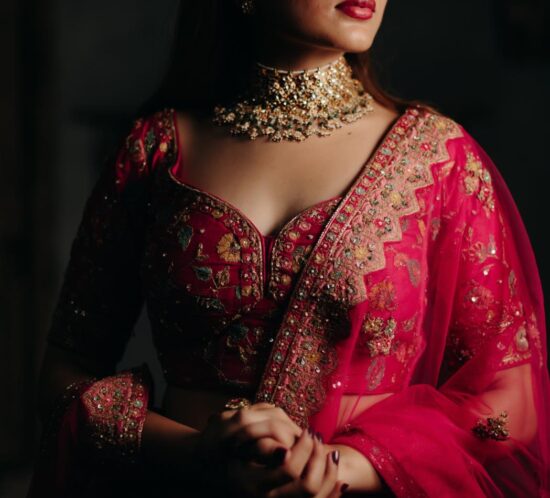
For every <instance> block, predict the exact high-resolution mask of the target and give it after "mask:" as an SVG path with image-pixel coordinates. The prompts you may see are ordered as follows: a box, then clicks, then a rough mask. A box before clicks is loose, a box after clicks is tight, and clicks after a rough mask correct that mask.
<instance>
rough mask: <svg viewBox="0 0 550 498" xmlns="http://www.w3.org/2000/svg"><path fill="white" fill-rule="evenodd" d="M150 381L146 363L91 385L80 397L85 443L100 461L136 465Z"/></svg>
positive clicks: (150, 387)
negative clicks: (91, 448)
mask: <svg viewBox="0 0 550 498" xmlns="http://www.w3.org/2000/svg"><path fill="white" fill-rule="evenodd" d="M151 390H152V380H151V374H150V371H149V369H148V368H147V366H146V365H145V364H143V365H142V366H141V367H137V368H134V369H130V370H125V371H122V372H119V373H117V374H115V375H112V376H109V377H105V378H103V379H100V380H98V381H97V382H94V383H93V384H92V385H91V386H90V387H89V388H88V389H87V390H86V391H85V392H84V393H83V394H82V396H81V407H80V408H81V415H82V417H83V420H84V427H85V440H86V443H87V444H89V445H91V446H92V447H94V448H95V449H96V450H98V451H97V452H95V454H94V456H95V457H97V459H98V460H100V461H101V462H109V461H117V462H119V463H122V464H128V465H132V464H135V463H137V462H138V460H139V454H140V448H141V434H142V432H143V425H144V423H145V417H146V414H147V409H148V407H149V399H150V398H152V396H150V394H151V393H150V391H151Z"/></svg>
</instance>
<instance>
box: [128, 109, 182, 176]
mask: <svg viewBox="0 0 550 498" xmlns="http://www.w3.org/2000/svg"><path fill="white" fill-rule="evenodd" d="M174 112H175V111H174V109H172V108H162V109H158V110H155V111H153V112H149V113H144V114H141V115H138V116H135V117H134V118H133V119H132V121H131V124H130V126H129V129H127V130H126V135H125V138H124V140H123V143H122V144H121V147H120V150H119V162H120V163H121V167H123V164H126V165H127V167H129V168H132V169H136V168H137V170H138V171H140V172H149V171H150V170H151V169H153V168H154V167H155V165H156V164H157V163H158V160H159V159H162V158H166V157H167V156H170V155H172V154H174V153H175V143H176V129H175V125H174Z"/></svg>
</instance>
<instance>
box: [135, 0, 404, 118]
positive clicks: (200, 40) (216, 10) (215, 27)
mask: <svg viewBox="0 0 550 498" xmlns="http://www.w3.org/2000/svg"><path fill="white" fill-rule="evenodd" d="M250 22H251V20H250V18H249V17H247V16H244V15H242V13H241V12H240V11H239V9H238V4H237V2H236V0H182V1H181V2H180V6H179V14H178V20H177V24H176V31H175V36H174V43H173V46H172V53H171V58H170V64H169V67H168V70H167V73H166V76H165V78H164V80H163V82H162V84H161V85H160V87H159V89H158V91H157V92H156V93H155V94H154V95H153V96H152V98H151V99H149V100H148V101H147V102H146V103H145V104H144V105H143V106H142V108H141V109H140V111H139V113H140V114H146V113H150V112H154V111H156V110H159V109H162V108H165V107H173V108H175V109H186V110H194V111H198V112H200V111H204V110H207V109H210V108H211V106H212V105H214V104H215V103H220V102H223V101H224V100H226V99H231V97H232V96H234V95H235V94H236V93H237V92H238V91H239V88H240V85H241V84H242V81H241V80H240V79H239V77H240V76H241V77H242V75H243V74H246V72H247V71H248V69H249V68H250V67H251V64H252V63H253V62H254V60H253V50H251V44H252V42H253V40H252V39H251V35H250V33H252V32H253V30H252V29H251V26H250V25H249V23H250ZM252 22H253V21H252ZM345 57H346V59H347V60H348V62H349V64H350V65H351V67H352V68H353V71H354V75H355V77H356V78H357V79H359V80H360V81H361V82H362V84H363V86H364V87H365V89H366V90H367V91H368V92H369V93H370V94H371V95H372V96H373V97H374V98H375V99H376V100H377V101H378V102H379V103H381V104H382V105H384V106H386V107H389V108H392V109H395V110H402V109H403V108H404V107H406V105H407V102H405V101H404V100H401V99H398V98H396V97H394V96H391V95H389V94H388V93H387V92H386V91H384V90H383V89H382V87H381V86H380V84H379V83H378V81H377V79H376V77H375V75H374V71H373V64H372V60H371V54H370V51H366V52H362V53H347V54H345Z"/></svg>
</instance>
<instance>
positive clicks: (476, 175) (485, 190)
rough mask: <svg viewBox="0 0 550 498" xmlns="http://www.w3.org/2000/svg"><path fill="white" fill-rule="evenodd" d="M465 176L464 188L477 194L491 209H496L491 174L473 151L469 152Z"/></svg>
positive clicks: (487, 207)
mask: <svg viewBox="0 0 550 498" xmlns="http://www.w3.org/2000/svg"><path fill="white" fill-rule="evenodd" d="M465 170H466V173H467V175H466V176H465V177H464V189H465V191H466V193H467V194H468V195H474V194H475V195H477V198H478V199H479V200H480V202H481V203H482V204H483V205H484V206H485V208H486V209H488V210H489V211H494V210H495V200H494V195H493V184H492V180H491V175H490V173H489V171H487V169H486V168H484V167H483V164H482V162H481V161H480V160H479V159H478V158H477V157H476V156H475V155H474V154H473V153H472V152H468V155H467V160H466V166H465Z"/></svg>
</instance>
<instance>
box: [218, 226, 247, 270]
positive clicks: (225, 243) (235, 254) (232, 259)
mask: <svg viewBox="0 0 550 498" xmlns="http://www.w3.org/2000/svg"><path fill="white" fill-rule="evenodd" d="M216 249H217V251H218V255H219V256H220V258H222V259H223V260H224V261H227V262H229V263H238V262H239V261H240V260H241V246H240V245H239V244H238V243H237V241H236V239H235V236H234V235H233V234H232V233H225V234H224V235H222V238H221V239H220V240H219V241H218V244H217V246H216Z"/></svg>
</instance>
